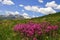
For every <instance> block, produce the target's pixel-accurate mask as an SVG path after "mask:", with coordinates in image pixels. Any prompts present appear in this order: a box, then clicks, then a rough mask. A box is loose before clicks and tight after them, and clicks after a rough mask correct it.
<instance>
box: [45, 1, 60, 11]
mask: <svg viewBox="0 0 60 40" xmlns="http://www.w3.org/2000/svg"><path fill="white" fill-rule="evenodd" d="M45 6H46V7H52V8H54V9H58V10H59V9H60V5H58V4H57V3H56V2H55V1H51V2H47V4H46V5H45Z"/></svg>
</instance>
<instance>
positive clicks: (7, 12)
mask: <svg viewBox="0 0 60 40" xmlns="http://www.w3.org/2000/svg"><path fill="white" fill-rule="evenodd" d="M5 13H6V14H5V15H7V16H9V15H19V12H18V11H15V12H12V11H5Z"/></svg>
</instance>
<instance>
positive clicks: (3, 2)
mask: <svg viewBox="0 0 60 40" xmlns="http://www.w3.org/2000/svg"><path fill="white" fill-rule="evenodd" d="M0 2H1V3H2V4H6V5H14V2H12V1H11V0H0Z"/></svg>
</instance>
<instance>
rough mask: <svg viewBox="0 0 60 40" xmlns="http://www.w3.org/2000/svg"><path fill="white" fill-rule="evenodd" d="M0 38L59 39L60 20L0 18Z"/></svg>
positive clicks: (1, 39) (20, 39) (7, 39)
mask: <svg viewBox="0 0 60 40" xmlns="http://www.w3.org/2000/svg"><path fill="white" fill-rule="evenodd" d="M0 40H60V22H54V23H53V22H52V21H50V22H47V21H43V22H42V21H41V22H37V21H34V20H33V21H31V20H1V21H0Z"/></svg>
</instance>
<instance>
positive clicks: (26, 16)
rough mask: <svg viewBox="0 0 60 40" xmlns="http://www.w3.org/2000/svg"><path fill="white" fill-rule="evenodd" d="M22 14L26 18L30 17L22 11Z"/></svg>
mask: <svg viewBox="0 0 60 40" xmlns="http://www.w3.org/2000/svg"><path fill="white" fill-rule="evenodd" d="M22 16H23V17H24V18H26V19H30V18H31V17H30V16H29V15H28V14H27V13H23V14H22Z"/></svg>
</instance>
